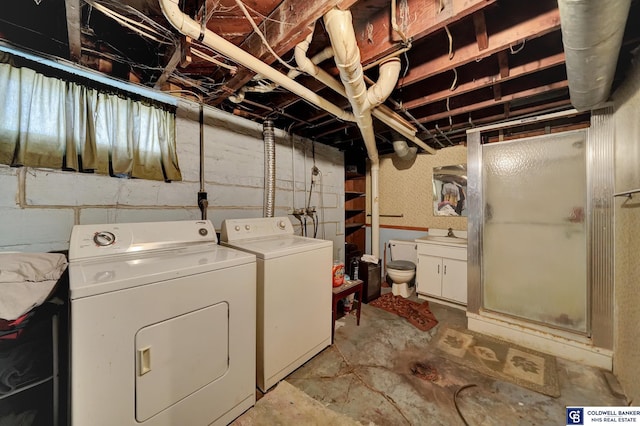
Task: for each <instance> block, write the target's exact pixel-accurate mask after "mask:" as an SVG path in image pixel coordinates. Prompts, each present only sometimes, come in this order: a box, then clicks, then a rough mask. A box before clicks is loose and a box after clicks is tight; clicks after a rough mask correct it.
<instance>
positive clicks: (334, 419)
mask: <svg viewBox="0 0 640 426" xmlns="http://www.w3.org/2000/svg"><path fill="white" fill-rule="evenodd" d="M231 425H232V426H273V425H281V426H287V425H291V426H294V425H296V426H297V425H305V426H306V425H309V426H325V425H337V426H358V425H360V426H361V425H362V424H361V423H360V422H358V421H355V420H353V419H352V418H351V417H348V416H345V415H344V414H341V413H337V412H335V411H333V410H330V409H329V408H327V407H325V406H324V405H322V404H321V403H320V402H318V401H316V400H315V399H313V398H311V397H310V396H309V395H307V394H306V393H304V392H303V391H301V390H300V389H298V388H296V387H295V386H292V385H291V384H289V383H288V382H286V381H284V380H283V381H281V382H280V383H278V385H277V386H276V388H275V389H273V390H271V391H269V392H268V393H267V394H266V395H265V396H263V397H262V398H261V399H260V400H259V401H258V402H256V405H255V406H254V407H253V408H251V409H249V411H247V412H245V413H244V414H243V415H241V416H240V417H238V418H237V419H236V420H235V421H234V422H233V423H231Z"/></svg>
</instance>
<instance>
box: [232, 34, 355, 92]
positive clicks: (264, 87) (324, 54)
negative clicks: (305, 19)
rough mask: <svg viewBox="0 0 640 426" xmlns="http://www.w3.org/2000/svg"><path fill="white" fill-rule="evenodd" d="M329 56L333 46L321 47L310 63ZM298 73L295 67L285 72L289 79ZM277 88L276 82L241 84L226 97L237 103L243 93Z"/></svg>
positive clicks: (271, 90)
mask: <svg viewBox="0 0 640 426" xmlns="http://www.w3.org/2000/svg"><path fill="white" fill-rule="evenodd" d="M312 35H313V33H312ZM302 43H304V42H302ZM307 48H308V45H307ZM305 53H306V52H305ZM331 57H333V48H331V47H325V48H324V49H322V50H321V51H320V52H318V53H316V54H315V55H314V56H313V57H312V58H311V63H312V65H313V66H315V65H316V64H319V63H321V62H324V61H326V60H327V59H329V58H331ZM305 59H307V60H309V58H307V57H306V56H305ZM298 68H301V67H300V64H299V63H298ZM318 69H320V70H322V69H321V68H318ZM322 71H323V72H324V70H322ZM305 72H307V71H305ZM300 74H302V72H300V71H298V70H296V69H293V70H289V72H288V73H287V77H289V78H290V79H292V80H293V79H295V78H296V77H298V76H299V75H300ZM327 75H330V74H327ZM256 77H259V78H263V77H262V76H261V75H259V74H256ZM314 77H315V76H314ZM331 79H332V80H333V81H336V80H335V78H333V77H332V78H331ZM254 80H255V77H254ZM338 86H339V87H340V88H342V86H341V85H340V84H338ZM277 88H278V85H277V84H276V83H271V84H261V85H259V86H243V87H241V88H240V89H239V90H238V91H237V92H236V93H235V94H233V95H231V96H229V97H228V98H227V99H229V100H230V101H231V102H233V103H236V104H239V103H241V102H242V101H244V98H245V94H246V93H247V92H257V93H270V92H273V91H274V90H276V89H277ZM343 91H344V90H343Z"/></svg>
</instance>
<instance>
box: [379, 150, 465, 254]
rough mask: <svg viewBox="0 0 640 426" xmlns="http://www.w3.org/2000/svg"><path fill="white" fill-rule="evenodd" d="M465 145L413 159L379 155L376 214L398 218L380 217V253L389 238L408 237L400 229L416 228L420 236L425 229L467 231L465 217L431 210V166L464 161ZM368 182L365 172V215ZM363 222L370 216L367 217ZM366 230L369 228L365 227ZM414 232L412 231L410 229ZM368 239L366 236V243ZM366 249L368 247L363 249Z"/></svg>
mask: <svg viewBox="0 0 640 426" xmlns="http://www.w3.org/2000/svg"><path fill="white" fill-rule="evenodd" d="M466 162H467V148H466V147H465V146H462V145H459V146H454V147H450V148H443V149H439V150H438V151H437V152H436V154H434V155H430V154H420V155H418V156H417V157H416V158H415V161H413V162H406V161H402V160H400V159H399V158H398V157H397V156H396V155H395V154H391V155H385V156H383V157H381V158H380V175H379V188H380V214H381V215H402V217H398V218H396V217H382V216H381V217H380V227H381V229H382V228H384V227H385V226H387V227H392V228H390V229H385V231H384V238H386V239H383V232H382V231H381V233H380V253H381V254H382V253H384V245H385V243H386V241H388V240H389V239H411V238H412V237H413V233H412V232H407V230H403V229H395V228H393V227H400V228H419V229H417V231H420V232H421V235H424V233H425V232H426V231H427V229H428V228H432V229H433V228H438V229H447V228H453V229H454V230H461V231H466V230H467V218H466V217H451V216H436V215H434V213H433V186H432V181H433V168H434V167H437V166H449V165H452V164H466ZM370 191H371V181H370V179H369V175H368V174H367V214H370V213H371V194H370ZM367 223H369V224H370V223H371V218H370V217H367ZM367 231H370V229H369V228H368V229H367ZM414 231H415V230H414ZM370 241H371V239H370V238H368V237H367V244H370ZM367 250H368V251H369V252H370V247H368V249H367Z"/></svg>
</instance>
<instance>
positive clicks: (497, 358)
mask: <svg viewBox="0 0 640 426" xmlns="http://www.w3.org/2000/svg"><path fill="white" fill-rule="evenodd" d="M436 347H437V348H438V350H440V351H443V352H445V353H447V354H448V355H452V356H448V357H447V358H448V359H451V360H453V361H455V362H459V363H461V364H463V365H465V366H467V367H471V368H473V369H474V370H477V371H479V372H481V373H483V374H486V375H488V376H490V377H494V378H496V379H501V380H505V381H508V382H511V383H515V384H517V385H518V386H522V387H525V388H527V389H531V390H533V391H535V392H540V393H542V394H545V395H549V396H552V397H559V396H560V385H559V383H558V372H557V369H556V359H555V357H553V356H551V355H547V354H544V353H541V352H537V351H534V350H532V349H528V348H525V347H522V346H518V345H515V344H513V343H510V342H505V341H503V340H499V339H495V338H493V337H489V336H485V335H483V334H479V333H474V332H473V331H469V330H456V329H453V328H444V329H442V330H440V331H439V337H438V342H437V344H436Z"/></svg>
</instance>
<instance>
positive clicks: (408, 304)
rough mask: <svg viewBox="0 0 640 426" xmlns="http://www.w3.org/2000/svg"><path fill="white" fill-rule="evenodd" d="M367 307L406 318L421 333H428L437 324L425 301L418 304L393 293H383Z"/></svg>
mask: <svg viewBox="0 0 640 426" xmlns="http://www.w3.org/2000/svg"><path fill="white" fill-rule="evenodd" d="M369 306H375V307H376V308H380V309H384V310H385V311H387V312H391V313H392V314H396V315H398V316H401V317H402V318H406V319H407V321H409V323H411V324H413V325H414V326H415V327H416V328H418V329H420V330H422V331H429V330H431V329H432V328H433V327H435V326H436V325H437V324H438V320H437V319H436V317H435V316H434V315H433V314H432V313H431V311H430V310H429V303H428V302H427V301H424V302H422V303H419V302H414V301H413V300H409V299H405V298H404V297H402V296H394V295H393V293H385V294H383V295H382V296H380V297H378V298H377V299H375V300H374V301H372V302H370V303H369Z"/></svg>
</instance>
